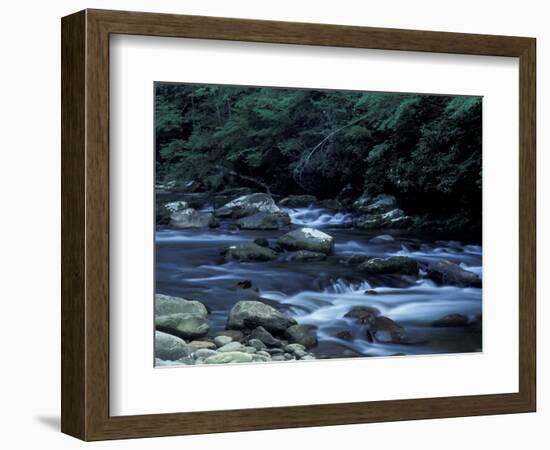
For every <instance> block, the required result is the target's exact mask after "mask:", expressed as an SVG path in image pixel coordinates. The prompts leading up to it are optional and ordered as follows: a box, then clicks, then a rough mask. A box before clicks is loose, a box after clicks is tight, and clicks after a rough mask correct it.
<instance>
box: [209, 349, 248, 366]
mask: <svg viewBox="0 0 550 450" xmlns="http://www.w3.org/2000/svg"><path fill="white" fill-rule="evenodd" d="M247 362H252V355H251V354H250V353H245V352H224V353H217V354H216V355H212V356H209V357H208V358H206V359H205V360H204V363H205V364H229V363H247Z"/></svg>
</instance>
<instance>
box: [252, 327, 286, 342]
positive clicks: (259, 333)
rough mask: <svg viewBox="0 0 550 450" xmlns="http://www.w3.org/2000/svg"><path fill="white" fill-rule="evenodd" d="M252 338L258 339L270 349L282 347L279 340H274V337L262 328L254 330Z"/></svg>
mask: <svg viewBox="0 0 550 450" xmlns="http://www.w3.org/2000/svg"><path fill="white" fill-rule="evenodd" d="M250 338H251V339H258V340H259V341H261V342H263V343H264V344H265V345H267V346H268V347H280V346H281V341H280V340H279V339H276V338H274V337H273V335H272V334H271V333H270V332H269V331H267V330H266V329H265V328H264V327H262V326H259V327H256V328H254V329H253V330H252V332H251V333H250Z"/></svg>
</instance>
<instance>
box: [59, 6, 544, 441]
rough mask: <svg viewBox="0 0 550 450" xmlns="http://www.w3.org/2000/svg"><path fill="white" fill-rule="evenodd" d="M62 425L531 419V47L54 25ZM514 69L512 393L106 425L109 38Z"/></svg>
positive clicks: (394, 33) (130, 429) (124, 432)
mask: <svg viewBox="0 0 550 450" xmlns="http://www.w3.org/2000/svg"><path fill="white" fill-rule="evenodd" d="M61 28H62V133H61V135H62V346H61V351H62V383H61V384H62V405H61V406H62V408H61V410H62V416H61V429H62V431H63V432H64V433H67V434H70V435H73V436H76V437H78V438H80V439H84V440H100V439H117V438H132V437H148V436H168V435H181V434H198V433H215V432H227V431H244V430H259V429H274V428H290V427H306V426H321V425H337V424H351V423H366V422H381V421H396V420H410V419H426V418H440V417H458V416H474V415H485V414H503V413H517V412H531V411H535V408H536V394H535V393H536V390H535V389H536V348H535V345H536V333H535V322H536V321H535V318H536V312H535V306H536V305H535V299H536V292H535V279H536V275H535V269H536V267H535V242H536V236H535V232H536V228H535V219H536V211H535V185H536V183H535V167H536V163H535V48H536V41H535V39H534V38H525V37H507V36H489V35H474V34H459V33H444V32H433V31H412V30H398V29H382V28H363V27H352V26H338V25H320V24H307V23H289V22H272V21H257V20H242V19H228V18H217V17H201V16H180V15H169V14H154V13H136V12H123V11H104V10H85V11H81V12H78V13H75V14H73V15H70V16H67V17H64V18H63V19H62V27H61ZM115 33H119V34H135V35H146V36H170V37H182V38H202V39H220V40H232V41H253V42H268V43H285V44H305V45H316V46H333V47H354V48H369V49H384V50H402V51H420V52H434V53H458V54H468V55H488V56H508V57H517V58H519V72H520V73H519V75H520V101H519V105H518V106H519V110H518V111H519V117H520V140H519V152H518V157H519V160H520V187H519V198H520V202H519V214H520V216H519V217H520V227H519V239H520V257H519V267H518V270H519V275H520V279H519V281H520V283H519V302H520V305H519V306H520V308H519V392H517V393H507V394H494V395H475V396H462V397H444V398H421V399H407V400H391V401H376V402H358V403H342V404H325V405H313V406H312V405H308V406H289V407H277V408H261V409H245V410H230V411H211V412H191V413H174V414H157V415H142V416H117V417H113V416H109V206H108V205H109V101H108V99H109V35H110V34H115Z"/></svg>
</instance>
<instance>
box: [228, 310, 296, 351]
mask: <svg viewBox="0 0 550 450" xmlns="http://www.w3.org/2000/svg"><path fill="white" fill-rule="evenodd" d="M295 323H296V321H295V320H294V319H292V318H291V317H287V316H285V315H283V314H282V313H281V312H279V311H277V310H276V309H275V308H273V307H272V306H269V305H266V304H265V303H262V302H258V301H255V300H243V301H240V302H238V303H237V304H235V306H233V308H232V309H231V311H230V312H229V318H228V321H227V328H234V329H243V328H250V329H253V328H256V327H258V326H262V327H264V328H265V329H266V330H268V331H269V332H271V333H276V334H282V333H284V332H285V330H286V329H287V328H288V327H290V326H291V325H294V324H295ZM264 343H265V342H264Z"/></svg>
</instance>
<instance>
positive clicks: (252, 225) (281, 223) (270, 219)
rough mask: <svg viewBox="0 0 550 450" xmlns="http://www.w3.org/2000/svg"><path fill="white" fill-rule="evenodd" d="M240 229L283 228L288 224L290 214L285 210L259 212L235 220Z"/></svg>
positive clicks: (286, 227)
mask: <svg viewBox="0 0 550 450" xmlns="http://www.w3.org/2000/svg"><path fill="white" fill-rule="evenodd" d="M237 226H238V227H239V228H240V229H241V230H283V229H288V227H289V226H290V216H289V215H288V214H287V213H285V212H259V213H256V214H254V215H252V216H248V217H243V218H242V219H239V220H238V221H237Z"/></svg>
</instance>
